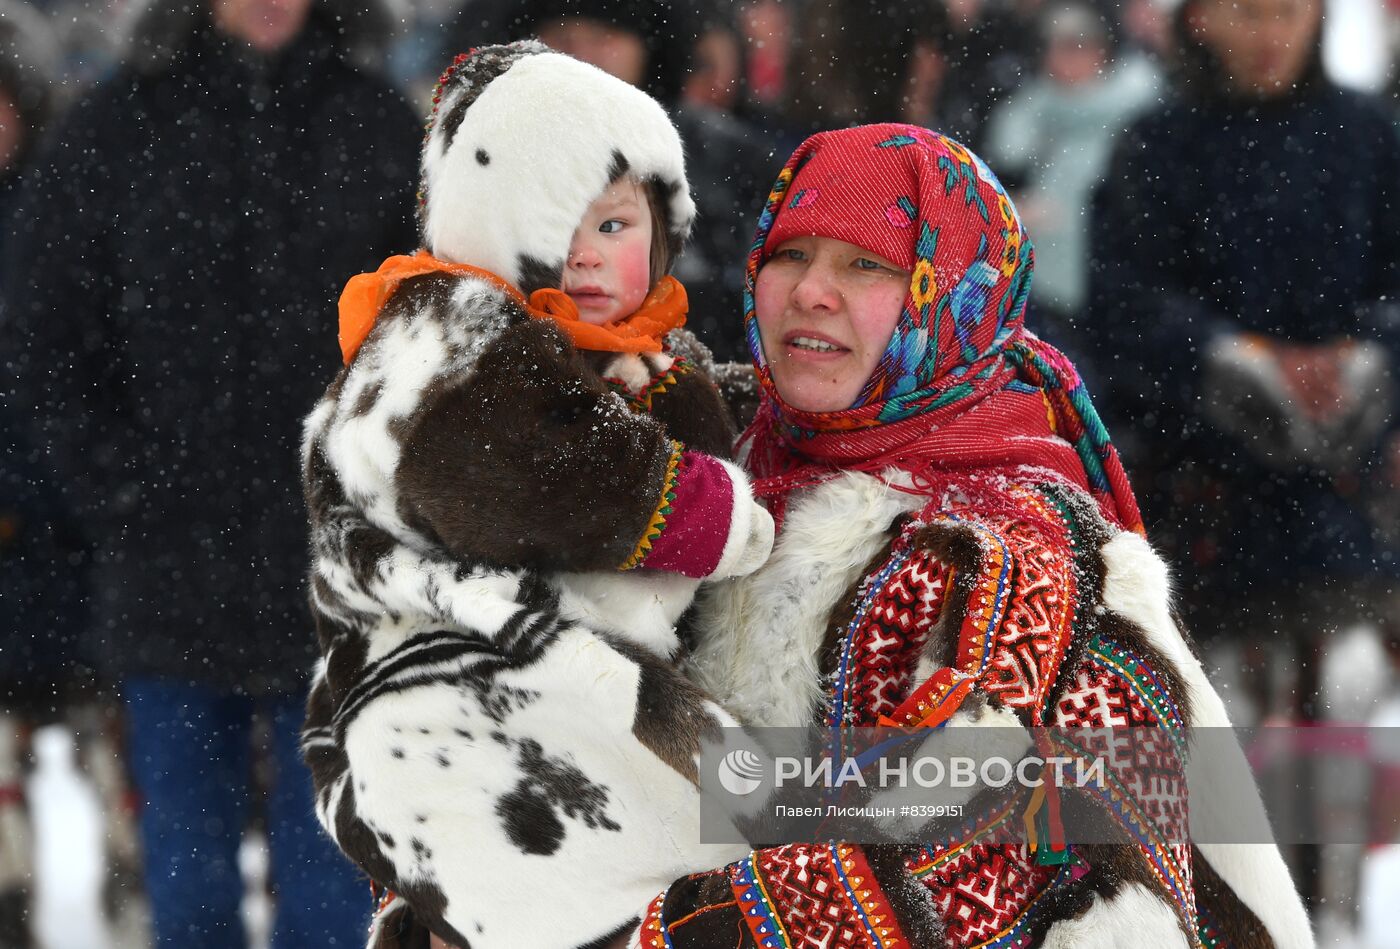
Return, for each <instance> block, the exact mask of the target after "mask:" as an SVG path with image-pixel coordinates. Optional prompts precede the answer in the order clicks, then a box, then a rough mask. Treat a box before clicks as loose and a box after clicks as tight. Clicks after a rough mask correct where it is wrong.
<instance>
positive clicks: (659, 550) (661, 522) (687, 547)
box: [623, 443, 753, 579]
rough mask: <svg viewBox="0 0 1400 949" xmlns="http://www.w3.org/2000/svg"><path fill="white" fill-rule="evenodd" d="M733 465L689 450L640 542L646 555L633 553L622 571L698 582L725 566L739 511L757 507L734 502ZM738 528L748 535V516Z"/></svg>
mask: <svg viewBox="0 0 1400 949" xmlns="http://www.w3.org/2000/svg"><path fill="white" fill-rule="evenodd" d="M677 444H679V443H677ZM731 467H732V466H730V465H727V464H725V463H724V462H722V461H720V460H719V459H717V458H713V457H711V456H710V455H704V454H701V453H699V452H685V454H684V455H682V456H681V457H680V461H679V464H678V465H676V469H677V475H676V479H675V486H674V488H673V489H672V490H671V492H670V494H669V497H664V498H663V500H662V504H661V505H660V507H659V508H658V511H657V515H656V516H653V517H652V521H651V524H650V525H648V528H647V533H646V534H645V535H644V536H643V538H642V542H641V543H640V544H638V550H641V549H642V547H643V546H645V548H646V549H645V551H644V552H642V553H641V555H640V556H637V555H636V554H634V555H633V558H632V559H630V560H629V561H628V563H626V564H624V565H623V569H624V570H627V569H631V568H633V567H642V568H645V569H647V570H665V571H668V572H670V573H679V574H683V575H684V576H687V577H693V578H696V579H699V578H702V577H708V576H710V575H712V574H714V573H715V572H716V570H718V569H719V568H721V567H722V565H723V564H724V562H725V555H726V554H728V553H730V546H731V541H732V540H733V534H734V531H735V528H736V525H735V524H734V521H735V517H734V515H735V510H736V508H737V507H741V506H743V507H752V506H753V505H752V502H751V501H749V500H748V498H747V497H743V498H739V500H740V501H742V502H743V504H742V505H740V504H736V497H738V495H739V491H738V490H736V485H735V481H734V478H735V475H736V474H738V472H737V470H735V471H731ZM668 476H669V472H668ZM738 477H740V478H742V477H743V475H742V474H738ZM737 526H738V527H741V528H742V529H743V532H744V534H745V536H747V534H748V529H749V528H748V520H747V518H745V520H744V523H743V524H741V525H737Z"/></svg>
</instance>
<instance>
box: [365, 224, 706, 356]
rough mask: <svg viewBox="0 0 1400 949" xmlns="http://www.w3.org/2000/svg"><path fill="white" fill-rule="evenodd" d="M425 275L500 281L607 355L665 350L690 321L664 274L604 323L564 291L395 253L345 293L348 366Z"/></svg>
mask: <svg viewBox="0 0 1400 949" xmlns="http://www.w3.org/2000/svg"><path fill="white" fill-rule="evenodd" d="M425 273H450V274H457V275H460V276H471V277H479V278H480V279H482V280H485V281H486V282H487V283H490V284H492V285H494V286H495V287H496V288H497V289H499V290H501V291H502V292H503V293H505V294H506V295H507V296H508V297H510V298H511V299H512V300H514V301H515V302H516V303H518V304H520V306H521V307H523V308H524V310H525V312H527V313H529V314H530V315H531V316H533V317H534V318H535V319H538V320H553V321H554V324H555V325H556V326H558V327H559V328H560V329H561V330H563V331H564V335H565V336H568V337H569V339H570V340H571V341H572V342H573V344H574V347H575V348H577V349H592V350H598V351H600V352H606V353H659V352H661V348H662V347H661V340H662V338H663V337H664V336H665V335H666V334H667V333H669V332H671V330H673V329H676V328H678V327H681V326H684V325H685V314H686V309H687V307H688V306H689V303H688V301H687V300H686V295H685V287H683V286H681V283H680V281H679V280H677V279H676V278H675V277H663V278H662V279H661V281H660V282H659V283H657V285H656V286H654V287H652V288H651V292H650V293H648V294H647V295H646V299H644V300H643V301H642V305H641V307H640V308H638V310H637V312H636V313H633V314H632V315H631V316H627V317H624V318H623V319H620V320H618V321H616V322H614V323H608V324H606V325H603V326H598V325H595V324H593V323H585V322H583V320H581V319H579V315H578V307H577V306H576V305H575V304H574V301H573V300H572V299H570V298H569V295H568V294H567V293H565V292H564V291H563V290H555V289H552V288H546V289H543V290H536V291H535V292H534V293H532V294H530V299H529V300H526V299H525V295H524V294H523V293H521V292H520V291H519V290H517V289H516V288H515V287H513V286H511V285H510V284H509V283H507V282H506V281H505V280H504V279H502V278H501V277H500V276H498V275H497V274H494V273H492V272H491V271H489V270H482V269H481V268H480V267H472V266H470V265H468V264H451V263H448V262H447V261H445V260H438V259H437V258H436V257H434V256H432V255H431V254H429V253H428V252H427V251H426V250H420V251H419V252H418V253H416V254H414V255H413V256H412V257H406V256H401V255H400V256H395V257H390V258H389V259H388V260H386V261H384V263H382V264H380V265H379V269H378V270H376V271H375V272H374V273H362V274H360V275H358V276H355V277H351V278H350V281H349V282H348V283H347V284H346V285H345V290H344V291H342V292H341V294H340V352H341V355H342V356H344V357H345V364H346V365H347V366H348V365H350V360H352V359H354V358H355V353H357V352H359V349H360V344H361V343H363V342H364V341H365V337H366V336H368V335H369V331H370V330H371V329H373V328H374V321H375V320H377V319H378V318H379V311H380V310H382V309H383V308H384V304H385V303H387V302H389V297H391V296H393V294H394V291H395V290H397V289H398V286H399V284H400V283H402V282H403V281H405V280H407V279H408V278H409V277H416V276H418V275H419V274H425Z"/></svg>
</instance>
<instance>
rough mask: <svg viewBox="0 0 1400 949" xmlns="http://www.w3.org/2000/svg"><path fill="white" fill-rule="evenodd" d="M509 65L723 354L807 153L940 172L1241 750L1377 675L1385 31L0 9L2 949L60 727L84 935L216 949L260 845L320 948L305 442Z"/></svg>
mask: <svg viewBox="0 0 1400 949" xmlns="http://www.w3.org/2000/svg"><path fill="white" fill-rule="evenodd" d="M526 36H537V37H539V38H540V39H542V40H543V41H544V42H546V43H547V44H549V45H551V46H553V47H555V48H557V49H559V50H561V51H563V52H566V53H570V54H572V55H574V56H577V57H579V58H581V59H584V60H587V61H589V62H592V63H594V64H596V65H598V66H600V67H602V68H603V69H606V70H608V71H609V72H612V73H613V74H615V75H617V76H619V77H621V78H623V79H626V80H628V81H630V82H633V83H635V84H637V85H639V86H642V87H644V88H645V89H646V90H647V91H648V92H650V93H652V94H653V95H654V96H656V97H657V98H658V99H659V100H660V101H662V102H663V103H664V104H666V106H667V107H668V109H670V111H671V114H672V116H673V118H674V120H675V122H676V124H677V126H678V127H679V129H680V130H681V133H682V137H683V139H684V140H685V142H686V144H687V155H688V162H689V172H690V180H691V182H692V184H693V186H694V188H695V192H696V194H695V199H696V203H697V205H698V208H699V222H698V224H697V227H696V230H695V232H694V234H693V237H692V240H691V243H690V245H689V246H688V248H687V250H686V252H685V253H684V255H683V256H682V258H681V259H680V262H679V264H678V266H677V270H676V274H677V276H678V277H679V278H680V279H681V281H682V282H683V283H684V284H685V285H686V287H687V289H688V291H689V296H690V299H691V302H692V305H691V317H690V326H691V327H692V328H693V329H695V330H696V331H697V333H698V334H699V335H700V337H701V339H702V340H703V341H704V342H706V343H707V344H708V345H709V346H710V347H711V349H712V350H713V351H714V353H715V355H716V357H717V358H718V359H719V360H721V361H735V362H743V361H746V360H747V358H748V355H747V344H746V343H745V341H744V339H743V334H742V328H741V319H740V307H741V301H740V293H741V285H740V284H741V280H742V276H743V265H744V260H745V257H746V253H747V249H748V247H747V245H748V242H749V240H750V236H751V233H752V229H753V226H754V223H755V219H756V216H757V212H758V209H759V208H760V207H761V205H762V203H763V199H764V197H765V196H766V192H767V190H768V186H769V184H770V183H771V180H772V178H773V176H774V175H775V173H776V171H777V164H776V163H777V162H778V161H780V160H781V158H782V156H785V155H787V154H788V153H789V152H790V150H791V149H792V148H793V147H795V146H796V145H797V143H798V142H800V141H801V140H802V139H803V138H804V137H805V136H806V135H808V134H809V133H811V132H813V131H816V130H819V129H822V128H830V127H838V126H845V125H850V124H856V123H860V122H870V121H905V122H912V123H917V124H920V125H925V126H928V127H932V128H936V129H939V130H941V131H944V132H946V133H948V134H950V135H952V136H953V137H955V138H958V139H960V140H961V141H963V142H965V143H967V144H968V145H970V146H971V147H972V148H973V149H974V150H975V151H976V152H978V154H980V155H981V156H982V157H983V158H984V159H985V160H986V161H987V163H988V164H989V165H991V166H992V167H993V168H994V169H995V170H996V172H997V174H998V175H999V176H1000V178H1001V180H1002V181H1003V182H1005V183H1007V185H1008V187H1009V188H1010V189H1011V191H1012V193H1013V195H1014V197H1015V200H1016V202H1017V206H1018V208H1019V210H1020V212H1021V215H1022V217H1023V219H1024V220H1025V222H1026V225H1027V228H1028V230H1029V232H1030V234H1031V236H1032V238H1033V240H1034V242H1035V253H1036V266H1035V271H1036V272H1035V279H1034V283H1033V287H1032V303H1031V312H1030V315H1029V317H1028V320H1027V324H1028V326H1030V327H1031V328H1032V329H1033V330H1035V331H1036V332H1038V333H1040V334H1041V335H1043V336H1045V337H1046V338H1048V339H1050V340H1051V341H1052V342H1054V343H1056V344H1057V345H1059V346H1060V347H1061V348H1063V349H1065V350H1066V351H1067V352H1069V353H1070V354H1071V355H1072V356H1073V357H1074V358H1075V360H1076V362H1077V363H1078V365H1079V366H1080V367H1081V368H1082V369H1083V370H1084V372H1085V375H1086V377H1087V379H1088V382H1089V384H1090V387H1091V388H1092V389H1093V390H1094V391H1095V392H1096V394H1097V399H1098V404H1099V406H1100V408H1101V410H1103V412H1104V414H1105V416H1106V417H1107V421H1108V423H1109V426H1110V428H1111V429H1112V431H1113V433H1114V439H1115V441H1116V442H1117V443H1118V444H1119V445H1120V446H1122V447H1123V449H1124V454H1125V458H1126V461H1127V462H1128V463H1129V466H1130V469H1131V470H1132V473H1133V475H1134V480H1135V484H1136V486H1137V490H1138V492H1139V494H1140V496H1141V497H1142V499H1143V501H1144V506H1145V509H1146V511H1147V514H1148V524H1149V531H1150V534H1151V536H1152V538H1153V540H1154V541H1155V542H1156V543H1157V544H1158V546H1159V547H1162V548H1163V549H1164V550H1165V551H1166V552H1167V553H1169V555H1170V556H1171V557H1172V558H1173V560H1174V561H1175V563H1176V565H1177V586H1178V589H1179V590H1180V600H1181V608H1182V611H1183V614H1184V616H1185V619H1186V622H1187V625H1188V626H1189V627H1190V628H1191V629H1192V631H1193V632H1194V633H1195V634H1196V635H1197V636H1198V637H1199V638H1200V639H1201V640H1203V641H1204V643H1205V644H1206V647H1207V648H1208V649H1209V650H1211V651H1212V655H1213V656H1214V657H1215V658H1216V661H1217V664H1222V665H1223V664H1229V665H1231V666H1233V667H1234V668H1235V671H1236V673H1237V675H1238V678H1239V682H1240V687H1241V694H1240V695H1239V696H1238V701H1237V709H1238V711H1239V714H1240V715H1241V716H1242V717H1244V718H1246V719H1249V720H1267V719H1270V718H1273V719H1276V720H1277V719H1284V720H1299V721H1313V720H1316V719H1318V718H1319V717H1321V716H1322V714H1323V711H1324V710H1323V709H1321V708H1320V703H1319V694H1320V692H1319V685H1318V681H1317V680H1318V669H1319V668H1320V667H1321V664H1322V656H1323V654H1324V653H1325V652H1326V650H1327V647H1328V643H1329V641H1331V638H1332V637H1334V636H1335V635H1336V634H1337V633H1338V631H1339V630H1341V629H1344V628H1347V627H1349V626H1352V625H1356V624H1367V625H1368V626H1369V627H1370V628H1372V629H1373V630H1374V631H1375V635H1376V636H1377V638H1378V641H1380V642H1382V643H1384V644H1386V645H1387V647H1388V648H1389V649H1390V654H1389V655H1390V659H1391V661H1392V662H1396V661H1400V633H1397V631H1396V626H1395V622H1394V614H1395V611H1396V608H1397V601H1396V599H1395V578H1396V575H1397V572H1400V557H1398V556H1397V554H1400V435H1397V432H1400V417H1397V413H1396V411H1395V407H1396V399H1397V398H1398V397H1400V392H1398V391H1397V390H1396V386H1395V383H1394V372H1393V369H1394V367H1395V366H1396V365H1400V137H1397V136H1398V135H1400V132H1398V131H1397V129H1400V106H1397V101H1398V100H1397V89H1400V68H1397V67H1398V66H1400V3H1396V2H1394V0H1390V2H1384V0H1124V2H1109V0H887V2H881V3H873V2H872V3H867V2H861V0H844V2H843V0H735V2H725V0H694V2H671V0H465V2H463V0H414V2H408V0H398V2H389V0H383V2H382V3H376V2H370V0H154V2H142V0H105V2H104V0H32V2H29V3H22V2H17V0H0V220H3V222H4V225H3V227H0V260H3V265H2V266H0V302H3V307H4V309H3V316H0V448H2V449H3V455H0V946H26V945H29V944H30V942H29V940H30V939H31V938H32V934H31V932H30V925H29V921H28V919H27V912H28V906H29V905H30V903H29V901H30V898H31V896H32V894H30V893H29V892H28V890H29V886H30V881H31V879H32V867H33V859H32V853H31V852H30V848H31V846H32V838H31V835H29V834H28V832H27V830H26V826H27V825H26V821H25V801H24V794H23V786H24V785H23V779H24V772H25V768H26V767H27V764H26V762H27V761H28V750H27V748H28V740H29V736H30V735H31V734H32V731H33V729H34V728H35V727H38V726H41V725H43V724H46V723H50V722H54V721H65V722H67V723H68V724H69V725H70V727H73V728H75V729H77V731H78V732H79V734H80V736H81V739H82V745H83V748H84V755H85V760H87V761H88V762H90V767H89V773H90V774H91V776H92V778H93V780H94V782H95V783H96V784H97V786H98V788H99V791H100V795H101V798H102V800H103V802H104V807H105V810H106V820H107V822H108V824H109V827H110V828H111V829H110V832H109V835H108V840H109V846H110V850H111V853H110V854H109V865H110V866H111V867H112V874H111V877H112V880H113V883H112V892H111V898H110V899H109V900H108V905H109V909H110V911H111V912H112V913H113V914H114V915H120V914H121V913H122V912H124V911H126V910H125V909H124V907H128V906H129V904H130V903H131V902H132V901H133V900H135V899H137V898H138V896H139V897H140V898H142V899H149V901H150V904H151V907H152V914H151V915H152V926H151V928H152V933H153V938H154V941H155V944H157V945H159V946H162V947H163V946H175V945H198V946H205V947H217V946H225V945H227V946H231V947H232V946H239V947H241V946H243V945H244V944H245V942H244V940H245V934H244V933H243V930H242V928H241V926H242V923H241V922H240V919H239V916H238V905H239V900H240V896H241V887H242V882H241V877H240V872H239V868H238V861H237V849H238V841H239V839H240V836H241V834H242V833H243V831H244V829H245V828H246V827H247V826H248V825H249V824H250V823H257V824H259V825H260V826H261V827H262V828H264V833H265V834H266V836H267V839H268V841H269V850H270V851H271V853H272V863H271V869H270V875H271V882H272V885H273V887H274V889H275V890H276V892H277V894H278V898H279V899H278V904H279V909H278V920H277V924H276V928H275V931H274V937H273V939H274V941H273V945H282V946H307V945H345V944H351V943H355V944H358V941H359V940H360V935H361V933H362V927H363V924H364V922H365V919H366V917H367V915H368V910H369V907H368V905H367V901H366V899H364V898H362V897H363V896H364V894H363V892H362V889H361V883H360V881H358V880H356V879H355V878H354V877H353V875H352V874H351V872H350V870H349V868H348V865H345V864H343V862H342V861H340V859H339V858H338V856H337V855H336V854H334V853H333V852H331V851H330V849H329V847H328V845H326V844H325V842H324V841H323V840H322V838H321V835H320V834H319V832H318V831H317V829H316V827H315V822H314V820H313V819H312V817H311V815H310V813H309V800H310V798H309V792H308V790H307V782H306V776H305V774H304V773H303V769H302V768H301V766H300V763H299V755H298V751H297V748H296V733H297V726H298V724H299V721H300V715H301V706H302V702H303V689H304V687H305V681H306V678H307V674H308V673H309V670H310V665H311V663H312V661H313V660H314V657H315V655H316V653H315V643H314V637H313V635H312V632H311V630H310V628H309V617H308V614H307V611H306V607H305V589H304V588H305V574H306V555H305V540H304V527H303V522H304V516H303V514H302V508H301V498H300V493H299V483H300V479H299V475H298V440H299V436H300V419H301V416H302V414H303V413H304V412H305V411H306V410H307V409H309V408H310V406H311V405H312V402H313V400H314V399H315V397H316V396H317V395H318V394H319V393H320V391H321V390H322V389H323V388H324V386H325V384H326V383H327V382H328V381H329V379H330V378H331V377H332V376H333V375H334V373H335V370H336V368H337V363H338V351H337V347H336V343H335V329H334V327H335V315H334V312H335V310H334V303H335V299H336V296H337V294H338V292H339V290H340V288H341V286H342V285H343V283H344V281H345V280H346V279H347V278H348V277H349V276H351V275H353V274H356V273H359V272H361V271H368V270H372V269H373V268H374V267H375V266H377V265H378V263H379V262H380V261H381V260H382V259H383V258H384V257H386V256H388V255H389V254H391V253H396V252H406V251H408V250H410V249H411V248H412V247H414V246H415V244H416V233H415V225H414V220H413V215H414V204H415V198H414V189H415V185H416V172H417V148H418V144H419V139H420V137H421V123H422V119H423V117H424V116H425V115H426V114H427V110H428V108H429V107H430V105H429V100H430V98H431V95H432V87H433V84H434V80H435V78H436V76H437V75H438V73H439V72H440V70H441V69H442V68H443V67H444V66H445V65H446V64H447V62H448V61H449V60H450V58H451V56H452V55H453V54H455V53H457V52H459V51H464V50H467V49H470V48H472V47H476V46H481V45H486V44H490V43H495V42H506V41H509V40H513V39H519V38H522V37H526ZM541 145H542V147H548V143H541ZM117 761H121V762H123V763H124V767H120V768H118V767H113V766H112V763H113V762H117ZM1381 779H1382V780H1392V781H1393V776H1391V777H1389V778H1386V776H1385V775H1384V774H1383V775H1382V778H1381ZM1394 791H1395V788H1394V786H1393V785H1392V786H1391V790H1390V791H1389V792H1387V795H1390V794H1393V793H1394ZM1387 795H1383V796H1387ZM1312 859H1315V855H1314V857H1309V856H1307V855H1303V856H1302V857H1300V861H1301V864H1300V866H1301V868H1302V869H1301V872H1302V873H1303V874H1304V887H1305V890H1307V891H1308V892H1309V894H1310V895H1311V896H1313V897H1314V898H1315V899H1316V898H1318V896H1319V894H1321V893H1324V891H1325V892H1326V893H1330V894H1331V896H1332V898H1334V899H1338V898H1340V899H1341V900H1342V902H1343V904H1346V903H1347V902H1348V898H1347V894H1348V893H1350V892H1354V891H1355V888H1356V885H1355V880H1354V879H1353V878H1351V877H1349V876H1348V873H1349V872H1351V871H1349V870H1347V869H1345V868H1343V869H1340V870H1337V871H1336V879H1331V880H1330V881H1329V879H1326V877H1327V873H1326V872H1318V871H1317V868H1316V867H1315V866H1312V865H1310V864H1309V860H1312ZM1329 888H1330V889H1329ZM1348 911H1349V912H1350V911H1354V910H1348ZM312 934H314V935H312Z"/></svg>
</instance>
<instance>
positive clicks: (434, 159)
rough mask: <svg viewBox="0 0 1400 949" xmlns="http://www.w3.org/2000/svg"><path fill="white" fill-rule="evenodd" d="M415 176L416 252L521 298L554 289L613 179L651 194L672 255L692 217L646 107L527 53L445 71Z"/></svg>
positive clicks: (520, 46) (484, 57) (680, 158)
mask: <svg viewBox="0 0 1400 949" xmlns="http://www.w3.org/2000/svg"><path fill="white" fill-rule="evenodd" d="M422 170H423V178H422V200H423V213H422V222H423V243H424V245H425V246H426V247H427V248H428V250H429V251H430V252H431V253H432V254H433V255H434V256H436V257H439V258H441V259H443V260H449V261H453V262H455V263H464V264H471V265H473V266H476V267H482V268H485V269H486V270H490V271H492V272H494V273H497V274H499V275H500V276H502V277H503V278H505V279H506V280H507V281H509V282H511V283H513V284H515V285H516V286H518V287H520V289H522V290H523V291H525V292H526V293H527V294H528V293H530V292H532V291H533V290H536V289H539V288H540V287H557V286H558V285H559V282H560V278H561V276H562V273H563V269H564V262H565V257H566V256H567V255H568V251H569V243H570V241H571V240H572V238H573V233H574V230H575V228H577V227H578V222H579V221H580V220H582V219H583V215H584V212H585V211H586V210H587V208H588V205H589V204H591V203H592V202H593V200H594V199H595V198H596V197H597V196H598V195H600V194H602V192H603V190H604V189H605V188H606V187H607V186H608V184H609V183H610V182H611V181H613V180H615V179H616V178H618V177H619V176H620V175H622V174H624V173H626V174H631V175H633V176H635V177H636V178H637V179H639V180H641V181H652V182H655V183H656V185H657V187H658V189H659V191H660V193H661V194H662V195H664V196H665V199H666V206H665V207H664V208H663V209H662V211H663V214H662V216H663V217H664V218H665V219H666V221H667V228H668V234H669V235H670V238H671V240H672V242H673V243H674V244H675V246H676V248H677V249H678V248H679V246H680V244H681V243H683V242H684V240H685V237H686V235H687V234H689V232H690V225H691V222H692V220H693V219H694V217H695V204H694V202H693V201H692V200H691V197H690V188H689V185H688V183H687V181H686V176H685V158H684V154H683V152H682V148H681V140H680V135H679V133H677V132H676V129H675V126H673V125H672V124H671V120H670V119H669V118H667V116H666V113H665V111H664V110H663V109H662V108H661V106H660V105H659V104H658V103H657V102H656V100H654V99H652V98H651V97H650V96H648V95H647V94H646V93H644V92H642V91H641V90H640V89H636V88H634V87H632V86H630V85H628V84H627V83H625V82H623V81H622V80H620V79H617V78H615V77H613V76H610V75H608V74H607V73H605V72H603V71H602V70H601V69H597V68H595V67H593V66H590V65H588V64H586V63H583V62H580V61H578V60H576V59H573V58H571V57H568V56H564V55H561V54H559V53H555V52H552V51H550V50H549V49H548V47H545V46H543V45H541V44H539V43H534V42H522V43H514V44H511V45H510V46H491V47H485V48H483V49H479V50H477V51H476V52H475V53H474V54H473V55H472V56H471V58H469V59H467V60H465V61H464V62H462V63H461V64H460V65H458V66H456V67H454V68H453V69H452V70H450V71H449V74H448V78H447V79H446V80H445V81H444V83H443V85H442V88H441V90H440V96H439V101H438V103H437V106H436V108H435V111H434V113H433V118H432V121H431V123H430V125H429V128H428V137H427V141H426V143H425V144H424V147H423V169H422ZM483 221H486V222H489V226H486V227H483V226H482V225H481V222H483Z"/></svg>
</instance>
